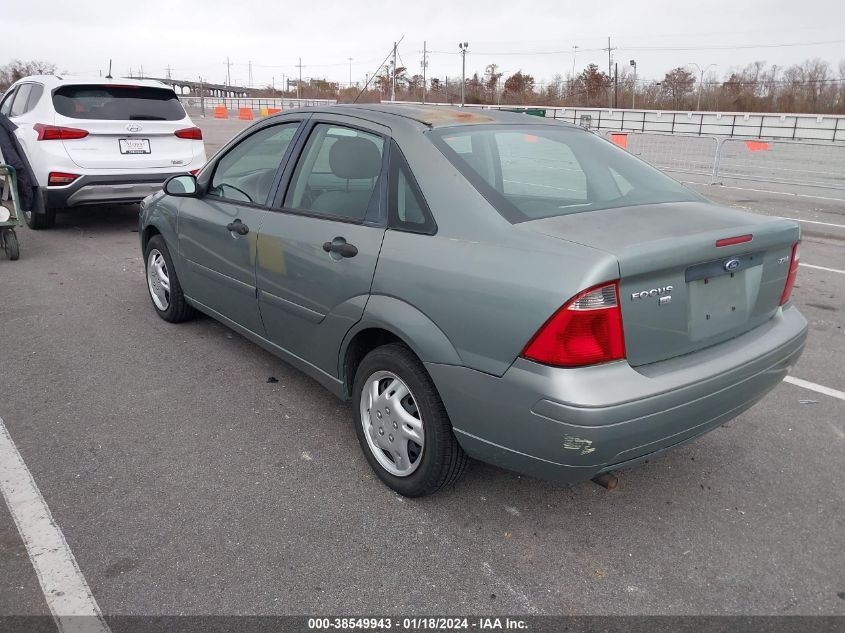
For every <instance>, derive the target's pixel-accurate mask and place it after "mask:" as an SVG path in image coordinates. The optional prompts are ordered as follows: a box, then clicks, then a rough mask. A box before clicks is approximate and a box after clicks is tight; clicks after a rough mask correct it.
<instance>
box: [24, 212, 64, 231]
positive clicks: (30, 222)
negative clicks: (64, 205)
mask: <svg viewBox="0 0 845 633" xmlns="http://www.w3.org/2000/svg"><path fill="white" fill-rule="evenodd" d="M23 218H24V220H25V221H26V225H27V226H28V227H29V228H31V229H32V230H33V231H40V230H42V229H52V228H53V227H54V226H55V225H56V210H55V209H45V210H44V211H41V212H40V213H36V212H35V211H25V212H24V214H23Z"/></svg>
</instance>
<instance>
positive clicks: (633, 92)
mask: <svg viewBox="0 0 845 633" xmlns="http://www.w3.org/2000/svg"><path fill="white" fill-rule="evenodd" d="M631 66H632V67H633V69H634V87H633V88H632V89H631V109H632V110H634V109H635V104H636V102H637V60H636V59H632V60H631Z"/></svg>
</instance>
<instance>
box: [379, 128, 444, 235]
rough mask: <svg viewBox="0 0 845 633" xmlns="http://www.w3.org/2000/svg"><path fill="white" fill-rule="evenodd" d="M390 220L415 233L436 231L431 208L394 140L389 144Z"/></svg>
mask: <svg viewBox="0 0 845 633" xmlns="http://www.w3.org/2000/svg"><path fill="white" fill-rule="evenodd" d="M388 224H389V226H390V228H392V229H398V230H401V231H411V232H413V233H428V234H434V233H435V232H436V231H437V225H436V224H435V222H434V218H433V217H432V215H431V210H430V209H429V208H428V204H427V203H426V201H425V198H424V197H423V195H422V192H421V191H420V188H419V185H418V184H417V180H416V178H414V175H413V173H411V168H410V166H409V165H408V161H407V160H406V159H405V157H404V156H403V155H402V152H401V150H400V149H399V146H398V145H397V144H396V142H395V141H392V142H391V145H390V202H389V205H388Z"/></svg>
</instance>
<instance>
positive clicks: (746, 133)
mask: <svg viewBox="0 0 845 633" xmlns="http://www.w3.org/2000/svg"><path fill="white" fill-rule="evenodd" d="M180 99H181V100H182V103H184V104H185V106H186V107H190V108H193V109H200V107H201V99H200V97H193V96H192V97H180ZM202 101H204V102H205V107H206V108H211V109H212V110H213V109H214V108H215V107H216V106H220V105H222V106H225V107H226V108H227V109H228V110H230V111H235V112H237V111H238V110H239V109H240V108H250V109H252V110H254V111H256V112H260V111H261V109H262V108H268V109H269V108H281V109H283V110H289V109H291V108H298V107H303V106H317V105H329V104H332V103H336V100H334V99H287V98H284V99H271V98H253V97H249V98H247V97H241V98H238V97H233V98H228V97H227V98H223V97H205V98H204V99H202ZM396 103H405V104H417V103H418V102H410V101H397V102H396ZM428 105H438V106H448V105H453V104H448V103H434V104H428ZM465 107H467V108H482V109H494V110H495V109H502V110H509V109H514V108H519V107H522V106H513V105H477V104H472V105H469V104H468V105H467V106H465ZM530 108H531V109H532V110H535V109H540V110H545V113H546V117H548V118H552V119H560V120H562V121H568V122H569V123H575V124H576V125H580V124H581V123H582V120H584V119H588V120H589V122H590V123H589V126H590V128H591V129H594V130H596V131H598V132H605V131H628V132H641V133H644V132H650V133H655V134H686V135H694V136H716V137H726V138H743V139H744V138H748V139H754V138H762V139H771V140H790V141H795V140H805V141H828V142H841V143H845V116H841V115H833V114H824V115H822V114H819V115H816V114H771V113H756V112H680V111H672V110H625V109H609V108H569V107H556V106H530Z"/></svg>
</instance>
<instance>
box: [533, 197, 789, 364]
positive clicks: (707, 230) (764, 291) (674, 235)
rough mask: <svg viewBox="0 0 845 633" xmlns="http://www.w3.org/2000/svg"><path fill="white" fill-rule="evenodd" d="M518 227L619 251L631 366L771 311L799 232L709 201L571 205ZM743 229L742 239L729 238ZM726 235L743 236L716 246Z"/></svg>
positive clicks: (700, 344) (720, 335) (726, 335)
mask: <svg viewBox="0 0 845 633" xmlns="http://www.w3.org/2000/svg"><path fill="white" fill-rule="evenodd" d="M519 226H520V227H522V228H525V229H529V230H532V231H536V232H538V233H542V234H545V235H550V236H553V237H557V238H560V239H563V240H568V241H571V242H577V243H579V244H583V245H586V246H591V247H593V248H596V249H600V250H602V251H605V252H608V253H611V254H612V255H614V256H615V257H616V258H617V260H618V261H619V274H620V281H619V294H620V301H621V308H622V322H623V328H624V332H625V346H626V352H627V359H628V362H629V363H630V364H631V365H633V366H637V365H643V364H646V363H652V362H656V361H660V360H665V359H668V358H672V357H674V356H679V355H681V354H687V353H690V352H693V351H695V350H698V349H702V348H704V347H708V346H710V345H715V344H717V343H720V342H722V341H725V340H728V339H730V338H733V337H735V336H738V335H740V334H742V333H743V332H746V331H748V330H751V329H752V328H754V327H757V326H758V325H760V324H762V323H764V322H765V321H767V320H768V319H770V318H771V317H772V316H773V315H774V314H775V312H776V311H777V309H778V307H779V305H780V298H781V294H782V292H783V290H784V285H785V283H786V278H787V275H788V273H789V269H790V260H791V254H792V247H793V245H794V244H795V243H796V242H797V241H798V239H799V229H798V226H797V225H796V224H795V223H794V222H790V221H788V220H781V219H777V218H767V217H762V216H755V215H751V214H747V213H743V212H740V211H736V210H733V209H729V208H725V207H719V206H716V205H713V204H709V203H706V202H675V203H665V204H653V205H641V206H632V207H623V208H615V209H606V210H598V211H590V212H589V213H573V214H569V215H563V216H558V217H552V218H546V219H540V220H532V221H528V222H524V223H522V224H520V225H519ZM748 236H750V238H749V237H748ZM737 237H741V240H742V241H739V240H726V238H737ZM721 240H726V241H728V242H731V241H739V243H732V244H728V245H725V246H717V242H719V241H721Z"/></svg>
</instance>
